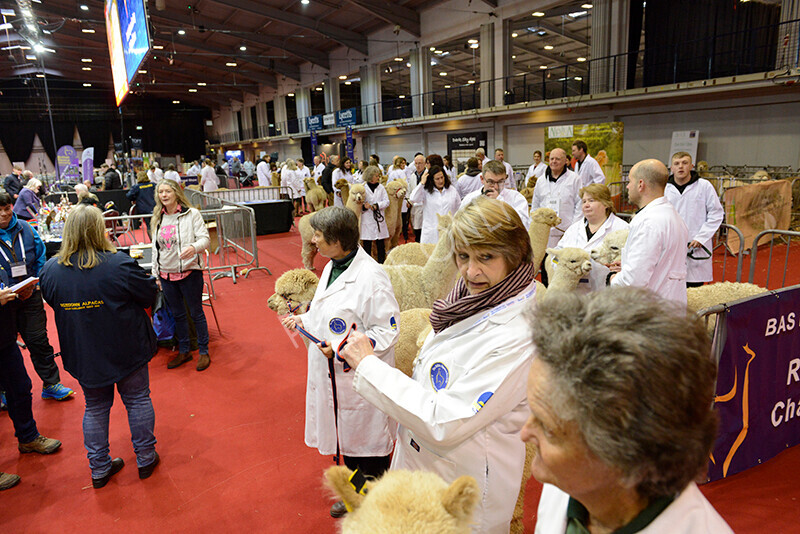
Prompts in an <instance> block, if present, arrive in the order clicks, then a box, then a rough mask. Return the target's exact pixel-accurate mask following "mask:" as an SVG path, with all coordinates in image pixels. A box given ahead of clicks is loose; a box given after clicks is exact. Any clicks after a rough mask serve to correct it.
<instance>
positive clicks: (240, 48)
mask: <svg viewBox="0 0 800 534" xmlns="http://www.w3.org/2000/svg"><path fill="white" fill-rule="evenodd" d="M239 50H241V51H242V52H244V51H245V50H247V46H246V45H241V46H240V47H239Z"/></svg>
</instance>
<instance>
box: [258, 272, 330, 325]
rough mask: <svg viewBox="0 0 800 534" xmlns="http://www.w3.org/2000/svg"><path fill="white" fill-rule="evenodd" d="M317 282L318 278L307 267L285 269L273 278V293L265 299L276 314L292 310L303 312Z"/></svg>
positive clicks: (312, 295)
mask: <svg viewBox="0 0 800 534" xmlns="http://www.w3.org/2000/svg"><path fill="white" fill-rule="evenodd" d="M318 284H319V278H317V275H315V274H314V273H312V272H311V271H309V270H308V269H292V270H290V271H286V272H285V273H283V274H282V275H280V276H279V277H278V279H277V280H275V294H273V295H272V296H271V297H270V298H269V299H268V300H267V305H268V306H269V309H271V310H272V311H274V312H276V313H277V314H278V315H285V314H287V313H289V312H290V311H292V310H295V311H298V312H299V313H304V312H305V311H306V309H307V308H308V304H309V303H310V302H311V300H312V299H313V298H314V293H315V292H316V291H317V285H318Z"/></svg>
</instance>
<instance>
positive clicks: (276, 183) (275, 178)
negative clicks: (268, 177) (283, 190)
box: [272, 172, 281, 187]
mask: <svg viewBox="0 0 800 534" xmlns="http://www.w3.org/2000/svg"><path fill="white" fill-rule="evenodd" d="M280 186H281V175H280V174H278V173H277V172H273V173H272V187H280Z"/></svg>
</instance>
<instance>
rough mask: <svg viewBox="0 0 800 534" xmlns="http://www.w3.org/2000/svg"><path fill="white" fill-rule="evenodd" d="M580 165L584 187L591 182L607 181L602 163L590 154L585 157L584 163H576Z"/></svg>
mask: <svg viewBox="0 0 800 534" xmlns="http://www.w3.org/2000/svg"><path fill="white" fill-rule="evenodd" d="M576 166H577V167H578V176H580V177H581V182H583V187H586V186H587V185H589V184H592V183H594V184H604V183H606V175H605V174H603V169H601V168H600V164H599V163H597V160H596V159H594V158H593V157H592V156H590V155H589V154H586V157H585V158H584V159H583V163H576Z"/></svg>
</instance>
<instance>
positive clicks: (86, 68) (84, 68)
mask: <svg viewBox="0 0 800 534" xmlns="http://www.w3.org/2000/svg"><path fill="white" fill-rule="evenodd" d="M81 70H92V67H81Z"/></svg>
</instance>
